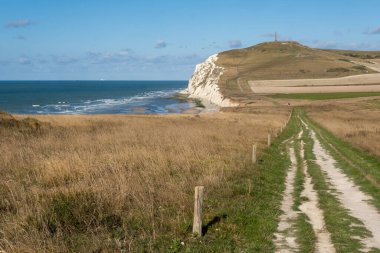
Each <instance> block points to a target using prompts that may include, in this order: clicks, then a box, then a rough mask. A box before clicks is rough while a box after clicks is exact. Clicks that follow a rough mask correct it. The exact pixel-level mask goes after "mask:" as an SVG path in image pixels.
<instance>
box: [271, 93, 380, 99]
mask: <svg viewBox="0 0 380 253" xmlns="http://www.w3.org/2000/svg"><path fill="white" fill-rule="evenodd" d="M375 96H380V92H336V93H295V94H276V95H269V97H271V98H281V99H283V98H285V99H305V100H328V99H343V98H358V97H375Z"/></svg>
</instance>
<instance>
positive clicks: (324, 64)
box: [218, 42, 376, 103]
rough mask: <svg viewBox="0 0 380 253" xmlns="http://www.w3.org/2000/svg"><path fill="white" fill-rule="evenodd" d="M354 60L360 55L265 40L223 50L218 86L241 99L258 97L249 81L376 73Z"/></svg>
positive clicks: (225, 93) (227, 94)
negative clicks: (221, 72)
mask: <svg viewBox="0 0 380 253" xmlns="http://www.w3.org/2000/svg"><path fill="white" fill-rule="evenodd" d="M373 53H376V52H373ZM351 61H358V59H357V58H354V57H351V56H348V55H342V54H340V53H337V52H335V51H331V50H321V49H313V48H309V47H306V46H303V45H301V44H299V43H297V42H266V43H261V44H258V45H255V46H253V47H248V48H243V49H235V50H229V51H226V52H222V53H220V54H219V58H218V65H220V66H222V67H223V68H224V73H223V76H222V77H221V79H220V81H219V86H220V89H221V91H222V93H223V95H225V96H227V97H230V98H232V99H233V100H235V101H239V102H240V103H241V102H242V101H249V100H250V101H255V100H256V99H257V94H255V93H253V92H252V90H251V88H250V85H249V84H248V81H257V80H291V79H316V78H335V77H344V76H352V75H360V74H368V73H375V71H374V70H372V69H370V68H367V67H364V66H360V65H358V64H356V63H353V62H351ZM243 103H244V102H243Z"/></svg>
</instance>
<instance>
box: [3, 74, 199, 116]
mask: <svg viewBox="0 0 380 253" xmlns="http://www.w3.org/2000/svg"><path fill="white" fill-rule="evenodd" d="M187 85H188V81H0V111H5V112H9V113H15V114H169V113H181V112H183V111H185V110H187V109H191V108H194V107H195V106H196V105H195V103H194V102H192V101H189V100H184V99H180V98H178V96H176V95H177V94H178V93H179V92H181V91H183V90H185V89H186V88H187Z"/></svg>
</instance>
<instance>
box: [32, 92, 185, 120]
mask: <svg viewBox="0 0 380 253" xmlns="http://www.w3.org/2000/svg"><path fill="white" fill-rule="evenodd" d="M182 90H183V89H177V90H161V91H150V92H145V93H140V94H137V95H135V96H132V97H126V98H119V99H116V98H104V99H95V100H87V101H83V102H79V103H69V102H62V101H59V102H57V104H49V105H44V106H40V108H39V110H38V111H37V113H39V114H46V113H49V114H91V113H107V112H109V111H111V110H112V109H115V110H118V111H119V112H120V113H123V112H130V111H131V110H132V108H133V107H139V106H144V105H147V104H149V102H151V101H152V99H157V98H169V97H171V96H173V95H174V94H176V93H178V92H180V91H182ZM151 107H152V108H153V111H154V112H155V113H166V112H168V111H167V109H165V108H161V107H159V106H151Z"/></svg>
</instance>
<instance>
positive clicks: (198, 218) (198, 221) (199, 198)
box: [193, 186, 204, 236]
mask: <svg viewBox="0 0 380 253" xmlns="http://www.w3.org/2000/svg"><path fill="white" fill-rule="evenodd" d="M203 192H204V187H203V186H196V187H195V194H194V221H193V234H194V235H195V236H202V206H203Z"/></svg>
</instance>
